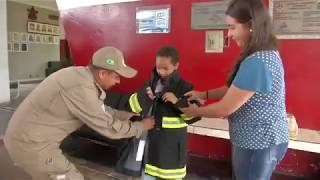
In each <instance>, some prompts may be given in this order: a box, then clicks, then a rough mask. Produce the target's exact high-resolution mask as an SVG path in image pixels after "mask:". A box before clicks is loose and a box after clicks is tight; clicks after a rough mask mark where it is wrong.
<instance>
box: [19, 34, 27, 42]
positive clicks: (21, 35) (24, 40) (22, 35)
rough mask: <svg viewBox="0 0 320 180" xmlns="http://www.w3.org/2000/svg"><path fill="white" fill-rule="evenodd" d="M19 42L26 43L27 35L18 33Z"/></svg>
mask: <svg viewBox="0 0 320 180" xmlns="http://www.w3.org/2000/svg"><path fill="white" fill-rule="evenodd" d="M20 40H21V42H27V41H28V34H27V33H20Z"/></svg>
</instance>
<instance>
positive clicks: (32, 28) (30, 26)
mask: <svg viewBox="0 0 320 180" xmlns="http://www.w3.org/2000/svg"><path fill="white" fill-rule="evenodd" d="M28 32H36V23H34V22H30V23H28Z"/></svg>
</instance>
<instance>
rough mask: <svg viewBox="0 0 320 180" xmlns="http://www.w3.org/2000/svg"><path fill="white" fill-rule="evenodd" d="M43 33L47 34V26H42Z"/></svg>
mask: <svg viewBox="0 0 320 180" xmlns="http://www.w3.org/2000/svg"><path fill="white" fill-rule="evenodd" d="M41 32H42V33H44V34H45V33H47V25H46V24H41Z"/></svg>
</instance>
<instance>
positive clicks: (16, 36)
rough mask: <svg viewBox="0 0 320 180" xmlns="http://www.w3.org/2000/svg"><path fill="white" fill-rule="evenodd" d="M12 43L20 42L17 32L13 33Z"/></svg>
mask: <svg viewBox="0 0 320 180" xmlns="http://www.w3.org/2000/svg"><path fill="white" fill-rule="evenodd" d="M12 39H13V42H19V41H20V33H19V32H13V38H12Z"/></svg>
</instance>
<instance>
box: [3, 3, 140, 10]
mask: <svg viewBox="0 0 320 180" xmlns="http://www.w3.org/2000/svg"><path fill="white" fill-rule="evenodd" d="M8 1H13V2H18V3H22V4H27V5H31V6H36V7H40V8H45V9H50V10H53V11H58V6H57V2H56V0H8ZM57 1H58V4H59V9H60V10H62V9H69V8H75V7H83V6H91V5H98V4H111V3H121V2H130V1H139V0H73V1H72V0H57Z"/></svg>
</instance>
